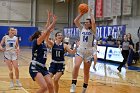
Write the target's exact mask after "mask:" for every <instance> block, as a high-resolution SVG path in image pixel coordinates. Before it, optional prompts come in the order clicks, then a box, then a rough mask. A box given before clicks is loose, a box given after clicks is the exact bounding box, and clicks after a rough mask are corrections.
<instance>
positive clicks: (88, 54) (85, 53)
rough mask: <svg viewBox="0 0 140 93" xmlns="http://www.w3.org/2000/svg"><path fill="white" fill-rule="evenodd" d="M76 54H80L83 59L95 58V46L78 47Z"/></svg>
mask: <svg viewBox="0 0 140 93" xmlns="http://www.w3.org/2000/svg"><path fill="white" fill-rule="evenodd" d="M76 56H80V57H82V58H83V60H86V61H91V59H92V58H93V48H92V47H91V48H84V47H78V48H77V53H76Z"/></svg>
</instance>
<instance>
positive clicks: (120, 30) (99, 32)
mask: <svg viewBox="0 0 140 93" xmlns="http://www.w3.org/2000/svg"><path fill="white" fill-rule="evenodd" d="M125 31H126V26H125V25H115V26H98V27H97V28H96V36H97V37H98V38H107V37H108V36H109V35H112V37H113V38H114V39H117V38H118V37H122V36H123V35H124V34H125Z"/></svg>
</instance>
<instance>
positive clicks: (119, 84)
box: [0, 48, 140, 93]
mask: <svg viewBox="0 0 140 93" xmlns="http://www.w3.org/2000/svg"><path fill="white" fill-rule="evenodd" d="M65 59H66V69H65V73H64V75H63V76H62V77H61V80H60V82H59V83H60V89H59V93H70V92H69V90H70V85H71V79H72V69H73V65H74V62H73V60H74V58H72V57H66V58H65ZM50 60H51V56H50V54H49V53H48V60H47V67H49V62H50ZM30 61H31V49H30V48H23V49H21V52H20V56H19V70H20V81H21V83H22V85H23V87H14V88H12V89H11V88H10V87H9V81H10V80H9V76H8V74H9V71H8V68H7V66H6V64H5V63H4V62H3V53H2V52H0V93H35V91H36V90H37V89H38V88H39V86H38V85H37V84H36V83H35V82H34V81H33V80H32V79H31V77H30V75H29V64H30ZM138 64H139V63H138ZM82 68H83V66H82V65H81V70H80V72H79V76H78V82H77V88H76V93H81V91H82V85H83V71H82ZM116 68H117V65H116V64H112V63H111V64H110V63H109V62H98V63H97V71H94V70H93V69H92V66H91V69H90V71H91V72H90V80H89V87H88V89H87V92H86V93H140V68H139V67H138V65H137V66H132V67H129V68H128V69H125V68H123V69H122V72H121V73H118V71H117V70H116ZM135 68H136V69H135ZM130 69H131V70H130ZM14 78H15V77H14Z"/></svg>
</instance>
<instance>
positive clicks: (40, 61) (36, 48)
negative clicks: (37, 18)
mask: <svg viewBox="0 0 140 93" xmlns="http://www.w3.org/2000/svg"><path fill="white" fill-rule="evenodd" d="M50 16H51V13H50V12H48V20H47V24H46V26H45V28H44V31H43V32H40V31H37V32H35V33H34V34H33V35H32V36H31V37H30V40H31V41H33V46H32V61H31V64H30V67H29V73H30V75H31V77H32V79H33V80H34V81H36V82H37V84H38V85H39V86H40V89H39V90H38V91H37V93H45V92H46V91H47V90H48V91H49V93H54V88H53V83H52V79H51V77H50V75H49V72H48V70H47V68H46V66H45V63H46V59H47V47H46V46H47V45H45V43H44V40H45V38H47V36H48V33H49V32H50V31H52V29H53V28H54V25H55V23H56V19H57V18H56V16H53V21H52V23H51V24H50Z"/></svg>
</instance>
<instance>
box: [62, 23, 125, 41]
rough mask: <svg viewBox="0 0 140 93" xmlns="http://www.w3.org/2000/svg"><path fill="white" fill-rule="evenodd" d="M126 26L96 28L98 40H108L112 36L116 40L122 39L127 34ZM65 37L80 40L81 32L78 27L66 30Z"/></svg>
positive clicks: (64, 31)
mask: <svg viewBox="0 0 140 93" xmlns="http://www.w3.org/2000/svg"><path fill="white" fill-rule="evenodd" d="M125 31H126V26H125V25H114V26H97V27H96V38H107V37H108V36H109V35H112V37H113V38H114V39H117V38H118V37H122V36H123V35H124V34H125ZM63 34H64V36H68V37H70V38H79V35H80V31H79V29H78V28H76V27H71V28H67V27H66V28H64V29H63Z"/></svg>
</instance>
